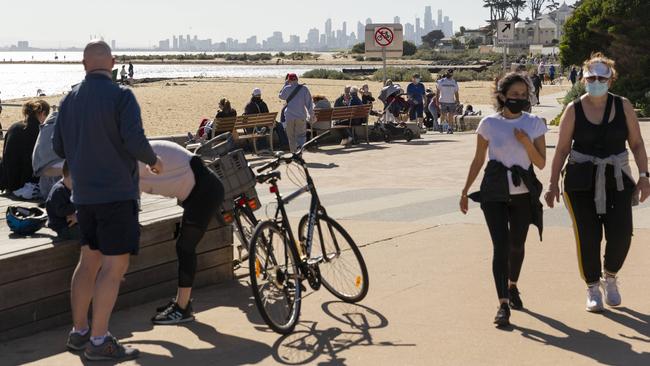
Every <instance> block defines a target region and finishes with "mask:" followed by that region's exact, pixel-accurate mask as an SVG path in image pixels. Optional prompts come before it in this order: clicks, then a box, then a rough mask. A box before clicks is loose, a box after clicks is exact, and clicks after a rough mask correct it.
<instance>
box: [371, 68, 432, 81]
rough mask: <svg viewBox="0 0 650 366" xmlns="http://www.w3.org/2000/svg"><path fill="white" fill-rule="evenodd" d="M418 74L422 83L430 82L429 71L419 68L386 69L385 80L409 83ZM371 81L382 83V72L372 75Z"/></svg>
mask: <svg viewBox="0 0 650 366" xmlns="http://www.w3.org/2000/svg"><path fill="white" fill-rule="evenodd" d="M415 73H418V74H420V76H421V77H422V81H424V82H431V81H433V77H432V76H431V73H430V72H429V70H427V69H424V68H421V67H387V68H386V78H387V79H391V80H393V81H411V78H412V77H413V74H415ZM372 79H373V80H376V81H382V80H383V79H384V70H382V69H380V70H377V71H376V72H375V73H374V74H373V75H372Z"/></svg>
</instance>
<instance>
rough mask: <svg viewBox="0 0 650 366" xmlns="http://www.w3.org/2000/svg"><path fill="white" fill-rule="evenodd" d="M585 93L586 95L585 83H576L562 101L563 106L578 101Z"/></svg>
mask: <svg viewBox="0 0 650 366" xmlns="http://www.w3.org/2000/svg"><path fill="white" fill-rule="evenodd" d="M584 93H586V90H585V85H584V84H583V83H575V85H573V87H572V88H571V89H570V90H569V91H568V92H567V93H566V95H565V96H564V99H562V104H564V105H565V106H566V105H567V104H569V103H571V102H573V101H574V100H576V99H578V98H579V97H580V96H581V95H583V94H584Z"/></svg>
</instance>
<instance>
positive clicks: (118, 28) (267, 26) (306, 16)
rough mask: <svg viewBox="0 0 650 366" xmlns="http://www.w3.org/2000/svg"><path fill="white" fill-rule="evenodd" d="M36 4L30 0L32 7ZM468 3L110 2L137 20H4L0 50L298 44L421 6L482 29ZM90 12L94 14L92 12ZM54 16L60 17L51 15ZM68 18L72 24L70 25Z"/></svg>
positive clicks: (81, 6) (407, 18)
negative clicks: (176, 38)
mask: <svg viewBox="0 0 650 366" xmlns="http://www.w3.org/2000/svg"><path fill="white" fill-rule="evenodd" d="M39 1H40V0H36V2H37V3H38V2H39ZM474 1H475V0H457V1H455V2H454V3H453V4H444V6H443V3H441V2H434V1H420V0H413V1H411V2H409V3H410V4H409V7H408V8H407V10H404V9H405V8H404V7H402V8H400V10H399V11H398V12H396V11H395V10H394V9H395V6H394V3H392V2H389V1H386V0H378V1H376V2H374V3H373V7H371V8H372V11H368V7H367V6H362V5H361V4H357V3H348V2H345V1H339V0H333V1H330V2H329V3H327V4H320V3H318V4H314V5H313V6H312V5H310V9H309V11H301V10H300V9H295V3H293V2H290V1H286V0H277V1H274V2H273V4H272V5H270V4H267V3H254V4H251V7H250V9H249V8H246V14H245V17H241V16H237V14H240V13H241V11H242V10H241V9H239V7H237V6H235V5H233V4H232V3H224V4H219V6H218V8H219V9H216V10H215V9H214V8H217V6H216V5H213V4H211V3H210V4H203V3H202V2H198V1H196V0H187V1H185V2H184V5H183V6H182V7H179V8H178V9H174V10H173V12H170V9H169V5H171V4H170V2H169V1H168V0H161V1H158V2H156V3H155V4H156V6H154V7H152V6H149V5H151V2H150V1H146V0H145V1H143V2H142V3H141V2H130V3H127V2H125V1H123V0H117V1H115V2H113V3H114V4H116V5H115V7H114V8H115V9H125V11H124V12H123V13H119V14H124V15H128V14H130V12H131V11H132V12H134V13H143V14H139V15H137V16H136V18H135V20H134V21H129V19H130V18H129V17H128V16H127V17H125V19H124V22H122V21H121V20H120V21H116V20H117V18H113V19H112V21H110V22H106V21H105V20H104V19H103V18H98V19H92V17H91V18H88V17H77V15H76V14H74V12H72V13H71V12H69V11H66V12H60V10H59V9H54V10H53V11H52V12H50V13H48V16H44V15H41V14H35V15H34V22H32V24H37V25H38V26H37V27H36V28H37V29H38V28H47V29H48V31H47V32H42V31H36V30H34V29H33V27H27V26H26V24H25V23H24V22H20V21H18V20H16V19H8V21H5V22H3V24H2V25H0V28H3V29H4V28H5V27H7V29H9V28H11V30H12V31H11V32H8V31H3V32H0V47H6V46H9V45H15V44H17V42H18V41H29V43H30V45H31V46H32V47H37V48H69V47H83V45H84V44H85V42H86V41H87V40H88V39H89V35H91V34H92V35H101V36H103V37H104V39H106V40H116V41H117V46H118V47H119V48H124V49H126V48H151V47H152V46H158V41H159V40H160V39H166V38H170V43H171V42H172V34H171V33H173V34H176V35H178V34H183V35H187V34H191V35H192V38H193V36H194V35H197V36H198V38H199V39H211V40H212V41H213V42H214V43H218V42H226V41H227V39H228V38H231V39H238V40H239V42H245V41H246V39H247V38H250V37H253V36H255V37H257V39H258V40H259V42H261V41H262V40H264V39H266V38H267V37H269V36H270V35H272V32H275V31H278V32H282V33H283V35H284V37H285V41H286V40H287V39H288V35H296V36H298V37H299V38H300V40H301V42H304V41H305V40H307V39H308V38H309V37H310V36H309V34H310V30H311V29H313V28H318V30H319V34H322V33H324V29H323V28H324V27H323V25H324V24H323V23H324V21H325V20H326V19H327V18H332V20H333V23H332V28H333V29H341V28H342V26H343V23H344V22H345V23H346V25H347V34H350V33H353V32H354V33H355V35H357V33H358V29H357V26H358V22H361V23H362V24H365V22H366V19H367V18H371V19H372V20H373V21H375V22H382V23H390V22H391V21H392V19H393V17H394V16H395V15H396V14H398V15H399V16H400V18H401V19H402V20H403V21H402V22H401V23H402V24H403V25H406V23H412V24H415V22H416V21H415V18H416V16H417V17H418V18H421V20H422V19H424V9H425V7H426V6H429V7H432V8H433V9H437V8H443V11H444V13H445V15H447V16H448V17H449V18H451V19H453V20H454V23H455V24H456V25H461V24H462V25H464V26H465V27H467V28H474V27H478V26H481V25H483V24H484V22H485V19H487V18H488V14H487V13H486V11H485V9H483V8H482V7H479V8H477V11H476V12H471V13H468V12H466V11H465V7H467V6H470V5H471V4H473V3H474ZM66 2H67V3H71V4H72V3H78V6H71V7H70V8H74V9H75V11H76V10H77V9H78V10H79V12H80V13H83V12H84V10H88V9H91V8H93V6H91V5H89V4H86V3H85V2H82V1H80V0H66ZM145 5H146V6H145ZM375 5H376V6H375ZM341 6H344V7H345V9H346V10H345V11H340V10H337V9H340V8H341ZM464 6H465V7H464ZM21 7H24V4H22V3H19V4H17V5H16V7H13V6H12V11H14V8H15V10H16V11H17V12H19V11H20V9H19V8H21ZM292 8H294V10H293V11H292V12H289V13H287V12H286V9H292ZM127 9H128V11H127ZM197 9H198V10H199V11H197ZM203 9H205V11H203ZM93 11H96V10H95V9H93ZM57 12H60V13H59V14H56V13H57ZM229 12H230V13H233V16H227V14H228V13H229ZM171 13H173V14H171ZM477 13H478V14H477ZM49 14H52V16H49ZM144 14H147V15H146V16H145V15H144ZM416 14H417V15H416ZM57 15H58V16H57ZM242 15H244V14H242ZM73 17H74V21H72V19H70V18H73ZM7 18H12V17H7ZM77 18H78V19H77ZM109 18H110V17H109ZM244 19H246V20H244ZM12 23H13V24H12ZM425 23H426V22H421V27H422V29H425V28H426V27H425V26H428V23H427V24H425ZM312 33H313V32H312ZM8 35H9V36H8ZM44 37H47V38H44ZM312 37H313V36H312ZM319 42H320V39H319ZM170 48H171V47H170Z"/></svg>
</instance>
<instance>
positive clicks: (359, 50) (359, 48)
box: [350, 42, 366, 53]
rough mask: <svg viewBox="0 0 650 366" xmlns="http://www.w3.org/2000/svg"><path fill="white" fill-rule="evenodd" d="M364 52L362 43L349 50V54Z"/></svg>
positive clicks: (364, 45) (364, 46) (364, 48)
mask: <svg viewBox="0 0 650 366" xmlns="http://www.w3.org/2000/svg"><path fill="white" fill-rule="evenodd" d="M365 52H366V44H365V43H364V42H361V43H357V44H355V45H354V46H352V49H351V50H350V53H365Z"/></svg>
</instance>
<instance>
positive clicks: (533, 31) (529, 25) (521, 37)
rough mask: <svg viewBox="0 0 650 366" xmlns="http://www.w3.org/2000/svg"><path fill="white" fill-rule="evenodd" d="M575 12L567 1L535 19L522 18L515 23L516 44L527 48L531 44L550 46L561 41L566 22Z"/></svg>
mask: <svg viewBox="0 0 650 366" xmlns="http://www.w3.org/2000/svg"><path fill="white" fill-rule="evenodd" d="M572 14H573V8H571V7H569V6H568V5H567V4H566V2H564V3H562V5H561V6H560V7H558V8H557V9H556V10H554V11H551V12H549V13H546V14H543V15H542V16H540V17H539V18H537V19H535V20H530V19H526V20H522V21H520V22H517V24H516V25H515V40H514V46H516V47H521V48H527V47H529V46H531V45H544V46H550V45H554V44H557V43H559V40H560V39H561V38H562V35H563V28H564V24H565V23H566V21H567V19H568V18H569V17H570V16H571V15H572Z"/></svg>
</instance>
